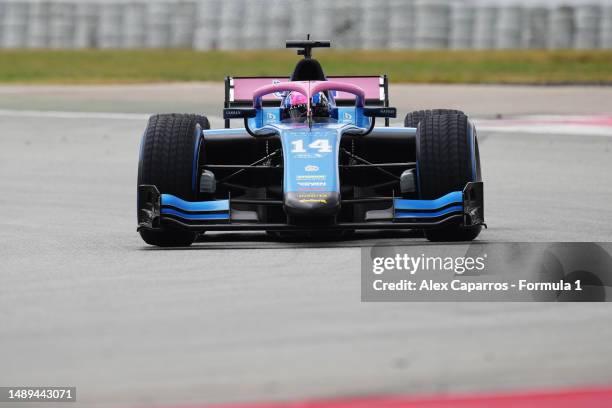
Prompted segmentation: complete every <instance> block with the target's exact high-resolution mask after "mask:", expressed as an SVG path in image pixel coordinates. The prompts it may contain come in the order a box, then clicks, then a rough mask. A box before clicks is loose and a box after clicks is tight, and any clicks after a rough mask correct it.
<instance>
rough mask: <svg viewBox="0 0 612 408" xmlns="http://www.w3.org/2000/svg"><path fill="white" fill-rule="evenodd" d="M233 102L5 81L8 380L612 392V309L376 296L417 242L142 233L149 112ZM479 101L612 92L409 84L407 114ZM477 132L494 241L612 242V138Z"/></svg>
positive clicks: (491, 111)
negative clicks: (391, 256)
mask: <svg viewBox="0 0 612 408" xmlns="http://www.w3.org/2000/svg"><path fill="white" fill-rule="evenodd" d="M188 90H189V91H190V92H187V91H188ZM394 91H395V93H394ZM420 94H423V95H427V97H426V98H420V96H419V95H420ZM220 95H222V90H221V88H220V87H219V86H217V85H208V84H203V85H190V86H187V85H176V86H174V85H173V86H167V87H165V86H144V85H142V86H135V87H108V88H97V87H93V88H89V87H78V88H61V87H32V88H31V87H3V88H0V110H1V111H0V192H1V194H0V208H2V218H1V219H0V272H1V273H0V276H1V277H2V281H1V282H2V284H1V285H0V311H2V313H0V339H1V343H0V344H1V347H0V362H1V367H2V369H1V370H0V385H74V386H77V388H78V400H79V402H78V403H77V404H71V405H70V406H73V407H76V406H148V405H152V404H166V405H167V404H183V403H224V402H241V401H275V400H300V399H304V398H306V399H308V398H322V397H323V398H328V397H340V396H352V397H354V396H376V395H411V394H415V393H416V394H438V393H447V392H453V393H456V392H459V393H462V392H491V391H511V390H530V389H536V388H554V387H573V386H597V385H609V384H611V383H612V342H611V341H610V338H612V325H610V321H611V319H612V306H611V305H610V304H552V303H551V304H536V303H501V304H490V303H475V304H469V303H461V304H442V303H420V304H417V303H361V302H360V274H359V271H360V248H361V247H367V246H372V245H393V246H400V245H406V246H411V247H413V248H414V250H415V251H422V250H423V248H425V247H426V246H427V245H430V244H428V243H426V242H425V241H424V240H423V239H422V238H421V237H419V236H418V234H410V233H407V234H399V233H393V234H380V233H368V234H359V235H358V236H357V237H356V239H353V240H349V241H341V242H331V243H325V242H323V243H321V242H319V243H309V242H303V243H288V242H276V241H273V240H271V239H269V238H268V237H266V236H265V235H262V234H257V233H251V234H249V233H240V234H235V233H225V234H214V235H210V236H208V237H206V238H204V239H203V240H202V241H200V242H198V243H196V244H195V245H194V246H193V247H191V248H189V249H172V250H160V249H156V248H152V247H147V246H146V245H145V244H144V243H143V242H142V241H141V240H140V238H139V236H138V235H137V233H136V231H135V208H134V207H135V183H136V164H137V163H136V162H137V150H138V142H139V138H140V135H141V133H142V130H143V127H144V125H145V120H144V115H138V114H137V113H139V112H151V111H188V112H189V111H200V110H202V111H204V112H206V113H209V115H210V114H211V113H210V112H212V115H213V116H215V115H216V116H218V115H219V113H220V105H219V104H220V98H219V96H220ZM409 95H412V96H411V97H410V96H409ZM462 95H463V98H464V99H465V105H466V106H468V107H469V109H466V110H467V111H468V112H474V114H475V115H476V116H480V117H494V116H495V115H497V114H501V115H502V116H511V115H518V114H525V113H541V114H551V113H555V114H564V113H567V114H576V113H589V114H590V113H609V112H612V89H611V88H569V87H568V88H528V87H518V88H511V87H442V86H431V87H427V86H415V87H408V86H403V87H400V86H396V87H392V88H391V98H392V103H394V104H395V105H397V106H398V107H399V108H400V110H401V111H402V112H403V113H404V112H406V111H407V110H408V108H409V107H415V108H420V107H422V104H423V103H424V102H423V101H421V100H420V99H427V101H431V103H430V104H429V107H460V106H461V105H460V104H459V103H458V101H459V100H460V97H461V96H462ZM483 95H485V96H486V97H485V96H483ZM512 98H514V100H512ZM415 100H418V101H419V102H418V103H417V102H414V101H415ZM436 101H437V102H436ZM440 101H449V103H444V102H440ZM413 102H414V103H413ZM201 106H202V107H204V108H203V109H200V107H201ZM24 109H28V110H30V112H21V113H20V112H18V110H24ZM207 109H208V110H207ZM49 110H51V111H54V112H51V113H47V114H44V113H42V112H33V111H49ZM75 111H82V112H81V113H80V114H79V113H70V114H68V113H65V112H75ZM83 111H93V112H122V114H120V115H112V114H102V115H96V114H86V113H84V112H83ZM61 112H64V113H61ZM126 113H127V114H126ZM134 113H136V114H134ZM217 124H218V121H217ZM479 137H480V149H481V157H482V166H483V174H484V179H485V183H486V193H485V194H486V217H487V222H488V224H489V229H488V230H486V231H484V232H483V233H482V234H481V236H480V238H479V240H480V241H481V242H484V243H486V242H499V241H610V240H611V239H612V205H611V204H610V203H612V176H611V174H612V138H611V137H607V136H601V135H599V136H594V135H588V134H573V135H561V134H520V133H513V132H487V131H481V132H480V133H479ZM20 406H22V405H20Z"/></svg>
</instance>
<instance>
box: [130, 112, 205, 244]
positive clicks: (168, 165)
mask: <svg viewBox="0 0 612 408" xmlns="http://www.w3.org/2000/svg"><path fill="white" fill-rule="evenodd" d="M209 128H210V124H209V122H208V119H207V118H206V117H205V116H200V115H188V114H164V115H154V116H151V118H150V119H149V123H148V124H147V128H146V130H145V133H144V135H143V139H142V142H141V143H142V145H141V152H140V160H139V163H138V185H140V184H152V185H155V186H156V187H157V189H158V190H159V191H160V192H161V193H166V194H172V195H175V196H177V197H180V198H182V199H184V200H194V199H195V198H196V192H195V191H194V188H193V184H192V183H193V166H194V160H198V158H197V155H194V148H195V146H196V142H197V141H198V138H199V137H200V134H201V129H209ZM196 235H197V234H196V233H194V232H191V231H186V230H183V229H179V228H172V227H166V226H164V227H163V228H162V229H159V230H147V229H141V230H140V236H141V237H142V239H143V240H144V241H145V242H146V243H147V244H149V245H156V246H161V247H176V246H189V245H191V244H192V243H193V241H194V240H195V238H196Z"/></svg>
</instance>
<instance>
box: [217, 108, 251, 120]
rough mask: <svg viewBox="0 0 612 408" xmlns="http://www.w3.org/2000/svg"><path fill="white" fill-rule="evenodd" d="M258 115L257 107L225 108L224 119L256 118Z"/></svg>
mask: <svg viewBox="0 0 612 408" xmlns="http://www.w3.org/2000/svg"><path fill="white" fill-rule="evenodd" d="M256 115H257V109H254V108H246V109H242V108H225V109H223V119H243V118H244V119H248V118H254V117H255V116H256Z"/></svg>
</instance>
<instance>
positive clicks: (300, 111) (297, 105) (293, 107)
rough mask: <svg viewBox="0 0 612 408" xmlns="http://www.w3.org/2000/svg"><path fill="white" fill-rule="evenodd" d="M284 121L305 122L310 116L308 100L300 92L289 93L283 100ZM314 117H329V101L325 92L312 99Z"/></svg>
mask: <svg viewBox="0 0 612 408" xmlns="http://www.w3.org/2000/svg"><path fill="white" fill-rule="evenodd" d="M282 108H283V115H282V117H283V119H287V118H291V119H292V120H295V121H299V122H303V121H305V120H306V118H307V116H308V99H307V98H306V96H304V95H302V94H301V93H299V92H289V94H287V95H286V96H285V98H284V100H283V104H282ZM311 109H312V116H313V117H329V101H328V100H327V97H326V96H325V94H324V93H323V92H319V93H317V94H316V95H313V97H312V104H311Z"/></svg>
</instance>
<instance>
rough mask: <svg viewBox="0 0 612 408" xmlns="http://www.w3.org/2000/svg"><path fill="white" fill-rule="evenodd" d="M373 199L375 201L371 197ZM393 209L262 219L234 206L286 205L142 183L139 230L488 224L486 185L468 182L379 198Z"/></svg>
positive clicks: (290, 229)
mask: <svg viewBox="0 0 612 408" xmlns="http://www.w3.org/2000/svg"><path fill="white" fill-rule="evenodd" d="M367 200H372V199H367ZM379 201H380V202H384V201H388V203H389V208H387V209H384V210H371V211H368V212H367V213H366V217H365V220H364V221H360V222H343V223H331V224H325V225H318V224H317V225H308V226H303V225H292V224H288V223H285V224H282V223H273V224H271V223H262V222H260V221H259V219H258V218H257V213H256V212H255V211H244V210H238V209H234V208H232V207H233V204H234V205H238V204H251V205H282V202H281V201H271V200H243V199H239V200H232V199H230V198H228V199H227V200H215V201H185V200H182V199H180V198H179V197H176V196H173V195H170V194H162V193H160V192H159V190H158V189H157V187H156V186H153V185H140V186H138V229H159V228H163V227H166V226H168V227H178V228H184V229H188V230H192V231H196V232H204V231H257V230H263V231H315V230H316V231H320V230H324V231H325V230H330V231H331V230H368V229H369V230H385V229H425V228H440V227H443V226H444V225H446V224H449V223H455V224H457V223H458V224H460V225H463V226H473V225H485V224H484V199H483V183H482V182H470V183H467V184H466V186H465V188H464V189H463V190H462V191H453V192H451V193H449V194H446V195H444V196H442V197H440V198H437V199H435V200H407V199H402V198H390V199H382V198H381V199H380V200H379ZM355 204H363V202H362V200H359V199H355V200H346V201H341V206H345V205H355Z"/></svg>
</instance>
